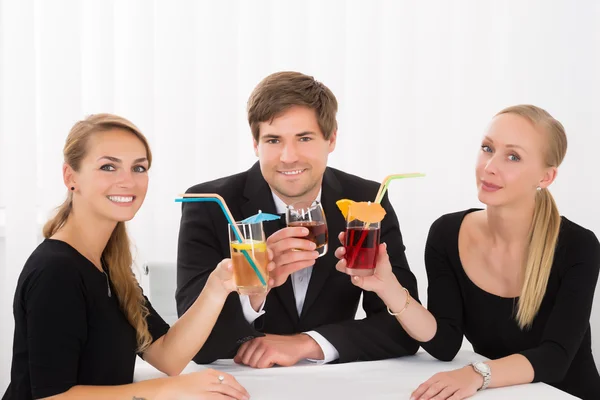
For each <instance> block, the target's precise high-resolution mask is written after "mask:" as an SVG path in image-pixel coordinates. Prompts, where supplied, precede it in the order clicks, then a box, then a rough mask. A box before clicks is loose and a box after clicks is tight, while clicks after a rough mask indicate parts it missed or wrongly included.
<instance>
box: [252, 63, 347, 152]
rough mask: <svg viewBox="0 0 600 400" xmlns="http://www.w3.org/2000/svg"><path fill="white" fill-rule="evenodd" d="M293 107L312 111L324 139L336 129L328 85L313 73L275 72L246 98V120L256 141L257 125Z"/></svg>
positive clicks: (331, 95)
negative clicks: (315, 115) (301, 107)
mask: <svg viewBox="0 0 600 400" xmlns="http://www.w3.org/2000/svg"><path fill="white" fill-rule="evenodd" d="M293 106H305V107H308V108H312V109H313V110H315V112H316V114H317V122H318V123H319V128H321V131H322V132H323V136H324V137H325V139H329V137H330V136H331V134H332V133H333V132H334V131H335V130H336V129H337V121H336V118H335V116H336V113H337V108H338V105H337V100H336V98H335V96H334V95H333V92H332V91H331V90H329V88H328V87H327V86H325V85H323V84H322V83H321V82H318V81H317V80H315V78H313V77H312V76H308V75H304V74H302V73H300V72H294V71H282V72H276V73H274V74H271V75H269V76H267V77H266V78H264V79H263V80H262V81H261V82H260V83H259V84H258V85H257V86H256V87H255V88H254V90H253V91H252V94H251V95H250V98H249V99H248V107H247V111H248V123H249V124H250V129H251V130H252V136H253V137H254V140H256V141H258V136H259V129H258V127H259V124H260V123H261V122H267V121H272V120H273V119H274V118H276V117H277V116H278V115H280V114H281V113H282V112H284V111H286V110H287V109H289V108H290V107H293Z"/></svg>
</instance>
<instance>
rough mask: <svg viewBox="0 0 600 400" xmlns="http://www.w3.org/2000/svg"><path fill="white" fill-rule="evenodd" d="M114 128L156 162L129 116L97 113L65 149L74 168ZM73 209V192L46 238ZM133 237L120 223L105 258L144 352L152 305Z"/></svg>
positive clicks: (48, 224) (49, 224) (47, 228)
mask: <svg viewBox="0 0 600 400" xmlns="http://www.w3.org/2000/svg"><path fill="white" fill-rule="evenodd" d="M112 129H123V130H126V131H128V132H131V133H132V134H134V135H135V136H136V137H137V138H138V139H139V140H140V141H141V142H142V143H143V145H144V147H145V148H146V154H147V158H148V168H150V165H151V164H152V153H151V152H150V146H149V145H148V141H147V140H146V137H145V136H144V135H143V134H142V133H141V132H140V130H139V129H138V128H137V127H136V126H135V125H134V124H133V123H131V122H130V121H128V120H126V119H125V118H122V117H119V116H116V115H111V114H95V115H91V116H89V117H88V118H86V119H84V120H82V121H79V122H77V123H76V124H75V125H74V126H73V128H71V131H70V132H69V136H67V140H66V142H65V146H64V149H63V155H64V161H65V163H67V164H68V165H69V166H71V168H72V169H73V170H74V171H79V169H80V167H81V161H82V160H83V158H84V157H85V155H86V154H87V151H88V148H87V143H88V140H89V138H90V137H91V136H92V135H94V134H95V133H98V132H106V131H109V130H112ZM72 209H73V193H72V192H71V191H69V192H68V194H67V199H66V200H65V202H64V203H63V204H62V205H61V206H60V207H58V210H57V212H56V215H55V216H54V217H53V218H52V219H50V220H49V221H48V222H46V224H45V225H44V229H43V234H44V237H45V238H49V237H51V236H53V235H54V234H55V233H56V232H57V231H58V230H60V229H61V228H62V227H63V226H64V225H65V223H66V222H67V219H68V218H69V215H70V213H71V210H72ZM129 246H130V242H129V237H128V236H127V230H126V228H125V223H124V222H118V223H117V226H116V227H115V229H114V230H113V232H112V234H111V236H110V239H109V240H108V243H107V244H106V247H105V248H104V251H103V252H102V259H103V261H104V263H105V264H106V265H107V267H108V270H109V272H110V280H111V282H112V284H113V286H114V288H115V292H116V296H117V299H118V300H119V305H120V306H121V310H122V311H123V313H124V314H125V316H126V317H127V320H128V321H129V323H130V324H131V326H133V327H134V328H135V331H136V338H137V345H138V351H139V352H143V351H144V350H145V349H146V348H147V347H148V346H149V345H150V343H151V342H152V336H151V335H150V332H149V331H148V323H147V322H146V317H147V316H148V308H147V307H146V305H145V299H144V296H143V294H142V290H141V288H140V286H139V285H138V282H137V280H136V278H135V275H134V274H133V270H132V269H131V267H132V264H133V258H132V256H131V250H130V247H129Z"/></svg>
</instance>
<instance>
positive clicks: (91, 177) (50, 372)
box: [3, 114, 248, 400]
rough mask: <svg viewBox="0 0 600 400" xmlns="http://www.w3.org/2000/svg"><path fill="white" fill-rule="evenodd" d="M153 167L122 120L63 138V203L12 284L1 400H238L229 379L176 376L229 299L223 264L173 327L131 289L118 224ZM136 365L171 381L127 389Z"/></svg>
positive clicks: (207, 374) (91, 124)
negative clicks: (10, 340) (139, 360)
mask: <svg viewBox="0 0 600 400" xmlns="http://www.w3.org/2000/svg"><path fill="white" fill-rule="evenodd" d="M151 163H152V154H151V152H150V147H149V145H148V142H147V140H146V138H145V137H144V136H143V135H142V133H141V132H140V131H139V129H138V128H137V127H136V126H135V125H133V124H132V123H131V122H129V121H127V120H126V119H124V118H121V117H118V116H114V115H110V114H98V115H92V116H90V117H88V118H87V119H85V120H83V121H79V122H78V123H76V124H75V125H74V126H73V128H72V130H71V132H70V133H69V135H68V137H67V140H66V143H65V147H64V166H63V179H64V183H65V185H66V186H67V188H68V196H67V199H66V201H65V202H64V203H63V204H62V206H60V207H59V209H58V212H57V214H56V216H55V217H54V218H52V219H51V220H50V221H48V222H47V223H46V225H45V227H44V232H43V233H44V237H45V240H44V241H43V242H42V243H41V244H40V245H39V246H38V247H37V249H36V250H35V251H34V252H33V254H32V255H31V256H30V257H29V259H28V260H27V262H26V264H25V266H24V268H23V271H22V273H21V275H20V277H19V281H18V285H17V289H16V293H15V300H14V316H15V337H14V346H13V360H12V372H11V383H10V385H9V387H8V390H7V392H6V394H5V395H4V397H3V399H32V398H35V399H39V398H52V399H75V398H77V399H87V400H93V399H108V398H110V399H184V398H185V399H187V398H194V399H229V398H234V399H247V398H248V393H247V392H246V390H245V389H244V388H243V387H242V386H241V385H240V384H239V383H238V382H237V381H236V380H235V379H234V378H233V377H232V376H230V375H228V374H225V373H220V372H217V371H213V370H205V371H202V372H198V373H194V374H187V375H179V374H180V372H181V371H182V370H183V369H184V368H185V366H186V365H187V364H188V363H189V362H190V360H191V359H192V357H193V356H194V355H195V354H196V353H197V352H198V351H199V349H200V348H201V347H202V345H203V344H204V342H205V341H206V338H207V337H208V335H209V334H210V332H211V329H212V327H213V325H214V323H215V321H216V320H217V317H218V315H219V313H220V311H221V308H222V307H223V304H224V302H225V299H226V298H227V296H228V295H229V293H230V292H231V291H233V290H234V288H235V285H234V283H233V281H232V269H231V263H230V260H229V259H225V260H223V261H222V262H221V263H220V264H219V265H218V266H217V268H216V269H215V270H214V272H213V273H212V274H211V276H210V278H209V279H208V283H207V285H206V287H205V290H203V291H202V293H201V294H200V295H199V296H198V298H197V299H196V301H195V303H194V304H193V306H192V307H191V308H190V309H189V310H188V311H187V312H186V313H185V315H183V316H182V317H181V318H180V319H179V320H178V321H177V322H176V323H175V324H174V325H173V326H172V327H169V325H168V324H167V323H165V322H164V320H163V319H162V318H161V317H160V316H159V315H158V314H157V313H156V311H155V310H154V309H153V308H152V305H151V304H150V303H149V301H148V299H147V298H146V297H145V296H144V295H143V293H142V290H141V288H140V287H139V285H138V282H137V280H136V279H135V276H134V274H133V271H132V269H131V266H132V255H131V251H130V247H129V246H130V242H129V239H128V237H127V232H126V229H125V221H129V220H131V219H132V218H133V217H134V216H135V214H136V212H137V211H138V210H139V208H140V206H141V205H142V203H143V201H144V198H145V196H146V191H147V188H148V169H149V168H150V165H151ZM136 354H137V355H140V356H141V357H143V358H144V359H145V360H146V361H147V362H148V363H150V364H151V365H153V366H154V367H156V368H157V369H159V370H160V371H162V372H164V373H166V374H167V375H171V376H173V377H167V378H161V379H154V380H148V381H143V382H138V383H132V382H133V373H134V366H135V358H136ZM178 375H179V376H178Z"/></svg>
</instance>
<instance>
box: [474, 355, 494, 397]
mask: <svg viewBox="0 0 600 400" xmlns="http://www.w3.org/2000/svg"><path fill="white" fill-rule="evenodd" d="M471 366H472V367H473V369H474V370H475V372H477V373H478V374H479V375H481V376H483V385H481V387H480V388H479V389H477V390H483V389H485V388H487V387H488V385H489V384H490V380H492V370H491V369H490V366H489V365H487V364H486V363H484V362H481V361H478V362H474V363H472V364H471Z"/></svg>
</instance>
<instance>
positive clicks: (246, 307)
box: [240, 191, 340, 364]
mask: <svg viewBox="0 0 600 400" xmlns="http://www.w3.org/2000/svg"><path fill="white" fill-rule="evenodd" d="M271 194H272V195H273V201H275V208H276V209H277V213H278V214H285V210H286V208H287V206H286V204H285V203H284V202H283V200H281V199H280V198H279V197H277V195H276V194H275V193H273V192H271ZM316 200H317V201H321V191H319V194H318V195H317V198H316ZM312 270H313V267H312V266H310V267H308V268H304V269H301V270H300V271H296V272H294V273H292V274H291V275H290V279H291V280H292V288H293V289H294V298H295V300H296V310H297V311H298V316H300V314H301V313H302V307H303V306H304V300H305V299H306V291H307V290H308V284H309V282H310V276H311V275H312ZM240 302H241V303H242V310H243V312H244V317H245V318H246V321H248V323H250V324H251V323H253V322H254V321H255V320H256V319H257V318H258V317H260V316H261V315H263V314H264V313H265V311H264V310H263V309H264V307H265V302H266V300H265V302H263V304H262V305H261V306H260V309H259V310H258V312H257V311H254V309H253V308H252V305H251V304H250V298H249V297H248V296H247V295H240ZM304 333H306V334H307V335H309V336H310V337H311V338H313V340H314V341H315V342H317V344H318V345H319V346H320V347H321V350H323V355H324V359H323V360H310V359H309V360H310V361H314V362H316V363H320V364H325V363H329V362H332V361H334V360H337V359H338V358H339V357H340V354H339V353H338V351H337V349H336V348H335V347H333V345H332V344H331V343H330V342H329V341H328V340H327V339H325V338H324V337H323V335H321V334H320V333H318V332H315V331H309V332H304Z"/></svg>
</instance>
